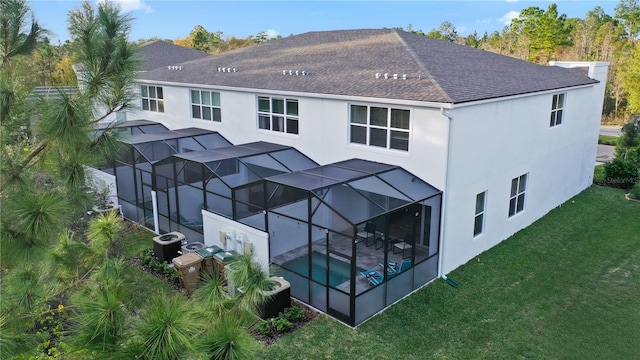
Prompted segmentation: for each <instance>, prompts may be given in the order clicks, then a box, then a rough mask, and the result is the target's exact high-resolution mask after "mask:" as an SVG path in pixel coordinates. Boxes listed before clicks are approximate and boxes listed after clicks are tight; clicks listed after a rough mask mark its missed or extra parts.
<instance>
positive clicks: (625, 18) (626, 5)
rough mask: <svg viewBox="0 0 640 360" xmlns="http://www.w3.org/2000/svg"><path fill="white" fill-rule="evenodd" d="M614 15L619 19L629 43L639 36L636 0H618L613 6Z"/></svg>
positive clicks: (639, 17)
mask: <svg viewBox="0 0 640 360" xmlns="http://www.w3.org/2000/svg"><path fill="white" fill-rule="evenodd" d="M615 12H616V13H615V17H616V19H618V20H620V25H621V26H622V27H623V28H624V31H625V33H626V35H627V41H628V42H629V44H633V43H634V42H635V41H636V40H637V39H638V36H640V4H638V0H620V3H618V5H617V6H616V8H615Z"/></svg>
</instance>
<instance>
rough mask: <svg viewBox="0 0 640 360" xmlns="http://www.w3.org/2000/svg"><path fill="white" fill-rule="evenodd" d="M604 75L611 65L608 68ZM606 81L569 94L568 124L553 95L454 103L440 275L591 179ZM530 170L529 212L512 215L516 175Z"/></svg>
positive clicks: (567, 198)
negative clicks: (478, 226)
mask: <svg viewBox="0 0 640 360" xmlns="http://www.w3.org/2000/svg"><path fill="white" fill-rule="evenodd" d="M604 74H605V75H604V76H605V79H606V69H605V72H604ZM604 83H605V82H604V81H602V82H601V83H600V84H597V85H594V86H586V87H583V88H578V89H573V90H568V91H566V97H565V107H564V114H563V122H562V125H559V126H555V127H550V126H549V119H550V113H551V102H552V96H553V94H555V93H558V92H549V93H544V94H537V95H532V96H526V97H520V98H514V99H509V100H505V101H498V102H490V103H486V104H479V105H475V106H466V107H459V108H454V109H452V110H451V111H449V114H450V116H451V118H452V122H451V124H452V126H451V134H452V136H451V148H450V151H451V153H450V155H449V161H450V162H449V170H448V177H447V185H446V187H445V189H444V199H445V200H444V202H445V218H444V223H443V225H444V226H443V237H444V239H445V240H444V244H443V248H442V250H443V251H442V252H443V256H442V264H441V266H442V274H447V273H448V272H450V271H452V270H454V269H455V268H457V267H458V266H460V265H462V264H464V263H465V262H467V261H468V260H470V259H473V258H475V256H477V255H478V254H480V253H481V252H483V251H485V250H487V249H489V248H491V247H493V246H495V245H496V244H497V243H499V242H501V241H502V240H504V239H506V238H507V237H509V236H510V235H512V234H514V233H515V232H517V231H518V230H520V229H523V228H524V227H526V226H528V225H530V224H531V223H533V222H534V221H535V220H537V219H539V218H541V217H542V216H544V215H545V214H546V213H548V212H549V211H550V210H552V209H553V208H555V207H557V206H559V205H561V204H562V203H564V202H565V201H567V200H569V199H570V198H571V197H573V196H575V195H576V194H578V193H579V192H581V191H582V190H584V189H585V188H587V187H588V186H590V185H591V184H592V181H593V168H594V164H595V156H596V148H597V138H598V129H599V124H600V116H601V112H602V100H603V94H604ZM523 174H528V184H527V187H526V200H525V209H524V211H523V212H520V213H518V214H516V215H515V216H512V217H511V218H509V216H508V215H509V197H510V188H511V180H512V179H514V178H516V177H518V176H520V175H523ZM483 191H487V198H486V212H485V228H484V233H483V234H481V235H479V236H477V237H475V238H474V236H473V226H474V215H475V201H476V195H477V194H478V193H481V192H483Z"/></svg>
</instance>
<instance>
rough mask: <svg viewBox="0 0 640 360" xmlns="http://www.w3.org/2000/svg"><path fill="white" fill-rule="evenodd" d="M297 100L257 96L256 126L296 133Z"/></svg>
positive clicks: (297, 118)
mask: <svg viewBox="0 0 640 360" xmlns="http://www.w3.org/2000/svg"><path fill="white" fill-rule="evenodd" d="M298 121H299V116H298V100H295V99H284V98H272V97H266V96H260V97H258V127H259V128H260V129H264V130H271V131H277V132H284V133H288V134H298V131H299V129H298Z"/></svg>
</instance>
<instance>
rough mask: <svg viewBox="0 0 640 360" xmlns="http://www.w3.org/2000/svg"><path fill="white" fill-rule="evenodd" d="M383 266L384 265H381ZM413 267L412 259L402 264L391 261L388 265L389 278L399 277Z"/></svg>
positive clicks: (403, 261) (404, 260)
mask: <svg viewBox="0 0 640 360" xmlns="http://www.w3.org/2000/svg"><path fill="white" fill-rule="evenodd" d="M380 266H382V264H380ZM410 267H411V259H402V262H401V263H397V262H395V261H389V263H388V265H387V274H389V277H391V276H395V275H398V274H399V273H401V272H403V271H405V270H407V269H408V268H410Z"/></svg>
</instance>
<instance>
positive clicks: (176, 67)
mask: <svg viewBox="0 0 640 360" xmlns="http://www.w3.org/2000/svg"><path fill="white" fill-rule="evenodd" d="M167 69H168V70H182V66H176V65H169V66H167Z"/></svg>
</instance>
